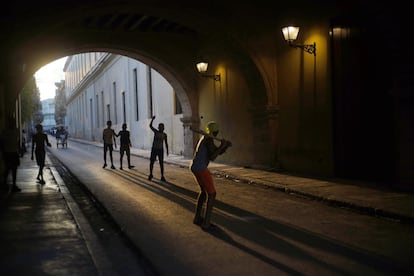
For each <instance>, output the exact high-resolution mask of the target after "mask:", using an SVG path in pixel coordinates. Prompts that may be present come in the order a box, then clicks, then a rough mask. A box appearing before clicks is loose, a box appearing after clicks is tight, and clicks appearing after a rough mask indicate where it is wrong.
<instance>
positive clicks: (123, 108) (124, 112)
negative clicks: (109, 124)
mask: <svg viewBox="0 0 414 276" xmlns="http://www.w3.org/2000/svg"><path fill="white" fill-rule="evenodd" d="M122 115H123V122H124V123H126V104H125V92H122Z"/></svg>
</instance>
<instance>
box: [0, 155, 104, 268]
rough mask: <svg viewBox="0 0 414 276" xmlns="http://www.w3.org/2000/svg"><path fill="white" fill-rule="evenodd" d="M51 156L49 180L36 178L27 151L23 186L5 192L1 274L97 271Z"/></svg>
mask: <svg viewBox="0 0 414 276" xmlns="http://www.w3.org/2000/svg"><path fill="white" fill-rule="evenodd" d="M46 160H47V162H46V167H45V169H44V171H43V175H44V179H45V181H46V185H41V184H38V183H36V176H37V173H38V166H37V165H36V161H32V160H30V154H29V153H26V154H25V155H24V156H23V158H21V159H20V162H21V164H20V167H19V168H18V171H17V185H18V186H19V187H20V188H21V191H20V192H14V193H13V192H8V191H1V192H0V244H1V247H0V274H1V275H98V272H97V270H96V265H95V263H94V261H93V260H92V258H91V255H90V253H89V250H88V248H87V246H86V244H85V240H84V233H81V232H80V231H79V228H78V223H77V222H76V221H75V220H74V216H73V214H74V212H75V210H74V209H69V208H68V206H69V205H70V195H67V194H65V191H64V190H62V187H61V186H59V185H58V183H57V182H56V179H55V178H54V176H53V175H52V173H51V170H50V169H48V168H47V167H48V165H49V164H50V162H48V159H46ZM47 163H49V164H47ZM9 182H11V175H9ZM9 184H11V183H9Z"/></svg>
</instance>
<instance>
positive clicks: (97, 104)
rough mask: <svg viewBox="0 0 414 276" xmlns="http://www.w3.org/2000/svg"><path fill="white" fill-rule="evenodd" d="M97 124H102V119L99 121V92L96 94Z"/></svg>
mask: <svg viewBox="0 0 414 276" xmlns="http://www.w3.org/2000/svg"><path fill="white" fill-rule="evenodd" d="M96 126H97V127H99V126H100V121H99V96H98V94H96Z"/></svg>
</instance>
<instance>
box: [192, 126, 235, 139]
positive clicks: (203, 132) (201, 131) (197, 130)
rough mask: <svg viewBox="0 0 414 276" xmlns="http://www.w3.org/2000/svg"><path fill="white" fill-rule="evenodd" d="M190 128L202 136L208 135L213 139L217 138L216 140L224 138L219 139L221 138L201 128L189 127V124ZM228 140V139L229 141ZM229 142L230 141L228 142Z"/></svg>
mask: <svg viewBox="0 0 414 276" xmlns="http://www.w3.org/2000/svg"><path fill="white" fill-rule="evenodd" d="M190 130H191V131H192V132H195V133H198V134H201V135H204V136H207V137H210V138H213V139H214V140H217V141H220V142H221V141H222V140H224V139H221V138H218V137H215V136H213V135H210V134H208V133H207V132H205V131H203V130H201V129H195V128H193V127H191V126H190ZM229 142H230V141H229ZM230 143H231V142H230Z"/></svg>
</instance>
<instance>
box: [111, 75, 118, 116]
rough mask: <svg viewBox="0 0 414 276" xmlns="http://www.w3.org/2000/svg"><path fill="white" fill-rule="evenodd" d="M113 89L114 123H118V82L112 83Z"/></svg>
mask: <svg viewBox="0 0 414 276" xmlns="http://www.w3.org/2000/svg"><path fill="white" fill-rule="evenodd" d="M112 90H113V94H114V123H115V124H117V123H118V116H117V114H116V82H113V83H112Z"/></svg>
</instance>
